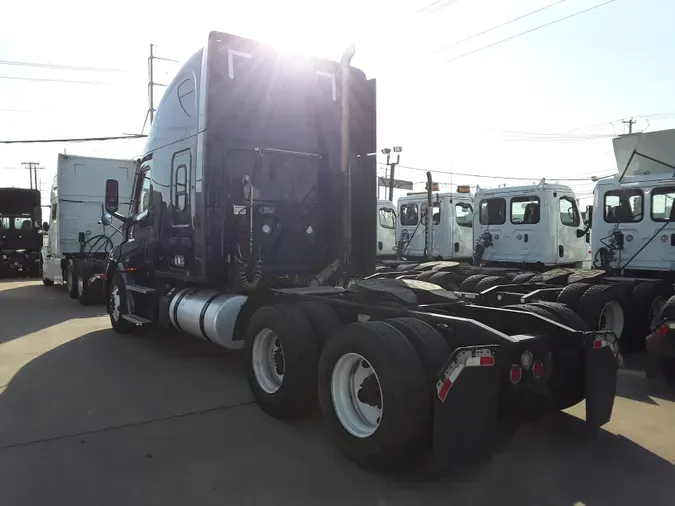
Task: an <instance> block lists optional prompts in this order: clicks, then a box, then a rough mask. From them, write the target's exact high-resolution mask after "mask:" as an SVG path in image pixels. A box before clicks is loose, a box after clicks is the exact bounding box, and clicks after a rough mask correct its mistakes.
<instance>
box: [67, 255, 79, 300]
mask: <svg viewBox="0 0 675 506" xmlns="http://www.w3.org/2000/svg"><path fill="white" fill-rule="evenodd" d="M79 264H80V261H79V260H78V259H77V258H71V259H69V260H68V263H67V264H66V287H67V290H68V296H69V297H70V298H71V299H77V273H78V270H79V269H78V268H79Z"/></svg>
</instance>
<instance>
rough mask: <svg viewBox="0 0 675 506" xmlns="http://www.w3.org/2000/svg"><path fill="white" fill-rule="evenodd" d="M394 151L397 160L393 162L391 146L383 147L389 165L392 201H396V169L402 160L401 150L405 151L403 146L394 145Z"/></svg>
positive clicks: (390, 196) (390, 197) (390, 198)
mask: <svg viewBox="0 0 675 506" xmlns="http://www.w3.org/2000/svg"><path fill="white" fill-rule="evenodd" d="M393 151H394V153H396V161H395V162H392V161H391V152H392V150H391V149H390V148H383V149H382V154H383V155H387V165H388V166H389V200H390V201H391V202H393V201H394V169H395V168H396V166H397V165H398V164H399V162H400V161H401V155H400V153H401V151H403V148H402V147H401V146H394V148H393Z"/></svg>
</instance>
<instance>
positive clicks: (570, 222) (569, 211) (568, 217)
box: [558, 197, 581, 227]
mask: <svg viewBox="0 0 675 506" xmlns="http://www.w3.org/2000/svg"><path fill="white" fill-rule="evenodd" d="M558 211H559V212H560V221H561V222H562V224H563V225H565V226H566V227H578V226H579V224H580V223H581V219H580V218H579V210H578V209H577V204H576V202H574V200H572V199H571V198H569V197H560V201H559V203H558Z"/></svg>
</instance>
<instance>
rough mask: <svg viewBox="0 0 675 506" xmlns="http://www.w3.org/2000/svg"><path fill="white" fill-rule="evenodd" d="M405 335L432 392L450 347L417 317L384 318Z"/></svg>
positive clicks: (448, 355) (385, 321) (448, 354)
mask: <svg viewBox="0 0 675 506" xmlns="http://www.w3.org/2000/svg"><path fill="white" fill-rule="evenodd" d="M384 323H387V324H389V325H391V326H392V327H394V328H395V329H396V330H398V331H399V332H400V333H401V334H403V335H404V336H405V338H406V339H407V340H408V342H409V343H410V344H412V346H413V348H415V351H416V352H417V356H418V357H419V358H420V360H421V361H422V367H423V368H424V373H425V375H426V377H427V388H428V389H429V393H430V394H432V393H433V392H434V391H435V388H436V381H437V380H438V373H439V372H440V370H441V369H442V368H443V366H444V365H445V362H446V361H447V360H448V357H450V347H449V346H448V344H447V343H446V342H445V339H443V336H441V335H440V334H439V333H438V332H437V331H436V329H434V328H433V327H432V326H431V325H429V324H428V323H427V322H425V321H422V320H420V319H418V318H390V319H387V320H384Z"/></svg>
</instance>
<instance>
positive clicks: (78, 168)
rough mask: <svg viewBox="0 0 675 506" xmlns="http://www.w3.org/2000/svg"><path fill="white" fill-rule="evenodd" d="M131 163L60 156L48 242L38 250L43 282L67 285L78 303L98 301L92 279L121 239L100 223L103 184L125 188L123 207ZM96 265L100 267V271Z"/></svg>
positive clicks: (95, 281)
mask: <svg viewBox="0 0 675 506" xmlns="http://www.w3.org/2000/svg"><path fill="white" fill-rule="evenodd" d="M135 168H136V166H135V162H134V161H133V160H118V159H110V158H93V157H87V156H76V155H64V154H59V156H58V161H57V167H56V175H55V176H54V180H53V183H52V188H51V194H50V195H51V196H50V205H51V207H50V215H49V217H48V218H49V221H48V225H49V227H48V241H47V245H46V246H44V247H43V248H42V252H41V262H42V281H43V283H44V284H45V285H47V286H51V285H53V284H54V283H56V284H63V285H66V286H67V289H68V294H69V295H70V297H71V298H73V299H78V300H79V301H80V302H81V303H82V304H92V303H96V302H102V299H101V293H102V292H101V290H102V284H101V282H100V281H99V279H98V278H97V277H96V275H97V274H100V273H102V272H103V262H104V261H105V258H106V256H107V254H108V253H109V252H110V251H111V250H112V248H113V247H114V246H116V245H117V244H119V243H120V242H121V241H122V239H123V237H122V234H120V233H118V231H117V230H116V227H115V226H113V225H112V223H102V222H101V215H102V214H103V210H104V208H105V203H104V201H103V200H104V192H105V182H106V180H107V179H108V178H110V177H114V178H116V179H117V180H118V181H119V184H120V187H122V188H124V192H125V193H124V195H125V197H126V202H124V203H125V204H126V205H127V206H128V204H129V196H130V195H131V187H132V184H133V180H134V173H135ZM99 267H100V268H99Z"/></svg>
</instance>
